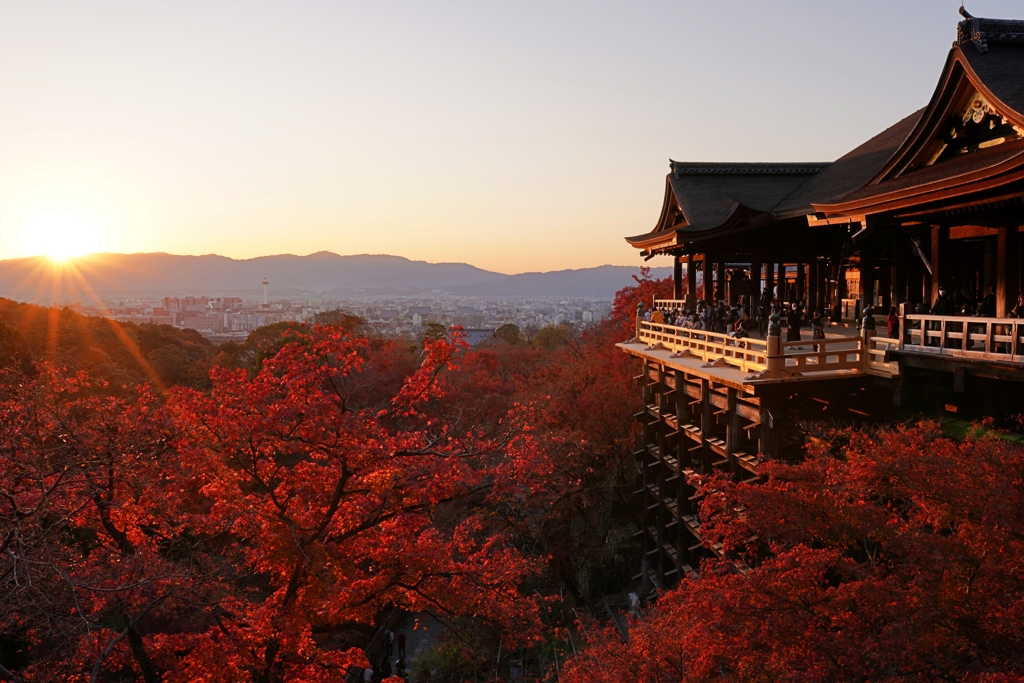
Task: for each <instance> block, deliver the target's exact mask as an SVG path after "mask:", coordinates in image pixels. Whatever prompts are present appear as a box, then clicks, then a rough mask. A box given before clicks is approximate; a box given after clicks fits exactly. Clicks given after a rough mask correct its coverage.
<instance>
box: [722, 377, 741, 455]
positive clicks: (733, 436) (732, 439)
mask: <svg viewBox="0 0 1024 683" xmlns="http://www.w3.org/2000/svg"><path fill="white" fill-rule="evenodd" d="M726 407H727V408H728V409H729V424H728V425H726V428H725V429H726V431H725V452H726V454H727V456H728V458H729V472H731V473H733V474H735V473H736V469H737V464H736V451H738V450H739V444H740V414H739V409H738V408H737V407H736V390H735V389H733V388H732V387H729V390H728V394H727V404H726Z"/></svg>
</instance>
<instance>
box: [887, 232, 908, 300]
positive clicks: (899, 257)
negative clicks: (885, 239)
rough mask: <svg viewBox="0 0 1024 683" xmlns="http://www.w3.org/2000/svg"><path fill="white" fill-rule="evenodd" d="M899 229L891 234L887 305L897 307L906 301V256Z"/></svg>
mask: <svg viewBox="0 0 1024 683" xmlns="http://www.w3.org/2000/svg"><path fill="white" fill-rule="evenodd" d="M900 233H901V231H900V229H899V228H897V229H896V230H893V234H892V265H891V266H890V268H889V270H890V273H889V283H890V289H889V301H890V303H889V305H890V306H899V305H900V304H902V303H903V302H904V301H907V254H906V248H905V244H904V241H905V240H904V239H902V238H903V236H902V235H901V234H900Z"/></svg>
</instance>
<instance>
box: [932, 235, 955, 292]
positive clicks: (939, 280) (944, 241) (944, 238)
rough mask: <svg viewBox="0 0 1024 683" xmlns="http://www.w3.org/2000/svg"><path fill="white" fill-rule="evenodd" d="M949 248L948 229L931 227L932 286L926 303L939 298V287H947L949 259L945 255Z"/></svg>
mask: <svg viewBox="0 0 1024 683" xmlns="http://www.w3.org/2000/svg"><path fill="white" fill-rule="evenodd" d="M948 246H949V228H948V227H945V226H942V225H933V226H932V255H931V261H932V286H931V292H930V294H931V298H930V299H929V301H928V303H929V304H930V303H932V302H933V301H935V300H936V299H938V298H939V287H940V286H945V287H948V286H949V265H950V263H949V261H950V259H949V257H948V255H947V254H946V252H947V251H948V249H947V248H948Z"/></svg>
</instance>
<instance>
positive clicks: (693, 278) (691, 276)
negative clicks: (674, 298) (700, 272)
mask: <svg viewBox="0 0 1024 683" xmlns="http://www.w3.org/2000/svg"><path fill="white" fill-rule="evenodd" d="M696 266H697V263H696V260H695V259H694V258H693V254H688V255H687V256H686V307H687V308H689V309H691V310H692V309H693V308H694V307H695V305H696V302H697V267H696Z"/></svg>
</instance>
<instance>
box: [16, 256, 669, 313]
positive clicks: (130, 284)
mask: <svg viewBox="0 0 1024 683" xmlns="http://www.w3.org/2000/svg"><path fill="white" fill-rule="evenodd" d="M639 272H640V269H639V268H638V267H630V266H597V267H595V268H581V269H577V270H558V271H552V272H546V273H540V272H537V273H521V274H518V275H505V274H503V273H496V272H493V271H489V270H483V269H482V268H477V267H475V266H471V265H469V264H466V263H427V262H426V261H413V260H410V259H407V258H403V257H401V256H387V255H371V254H361V255H355V256H340V255H338V254H334V253H331V252H326V251H321V252H317V253H315V254H309V255H308V256H295V255H292V254H282V255H277V256H260V257H258V258H251V259H232V258H228V257H226V256H217V255H214V254H209V255H205V256H180V255H174V254H164V253H144V254H110V253H105V254H92V255H90V256H83V257H79V258H76V259H74V261H73V262H71V263H69V264H65V265H63V266H61V265H59V264H54V263H52V262H50V261H49V260H47V259H46V258H45V257H38V256H37V257H27V258H18V259H8V260H0V296H6V297H9V298H13V299H19V300H22V301H53V300H54V294H56V293H57V292H58V291H60V292H61V293H62V294H63V295H64V298H65V299H67V297H69V296H71V297H75V296H76V294H84V293H86V292H88V291H89V290H91V291H93V292H95V293H97V294H99V295H108V296H109V295H115V296H126V297H135V296H138V297H146V296H154V295H163V296H179V295H183V294H184V295H193V296H201V295H208V296H218V295H236V296H237V295H242V294H249V295H252V294H258V293H261V292H262V289H263V288H262V281H263V279H264V278H267V280H268V281H269V282H270V285H269V288H270V291H271V292H272V293H273V294H274V295H278V296H280V295H282V294H283V295H296V294H299V293H301V292H320V293H324V294H334V295H342V296H343V295H357V296H358V295H402V294H406V295H415V294H421V293H427V292H431V291H433V290H440V291H444V292H449V293H452V294H459V295H481V296H516V297H527V296H557V297H589V298H610V297H612V296H613V295H614V294H615V292H616V291H618V290H619V289H621V288H622V287H625V286H627V285H630V284H632V279H631V277H630V276H631V275H635V274H638V273H639ZM652 272H653V274H654V275H655V276H656V277H665V276H667V275H669V274H670V273H671V268H654V269H652ZM79 298H82V299H83V300H84V297H79Z"/></svg>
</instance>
